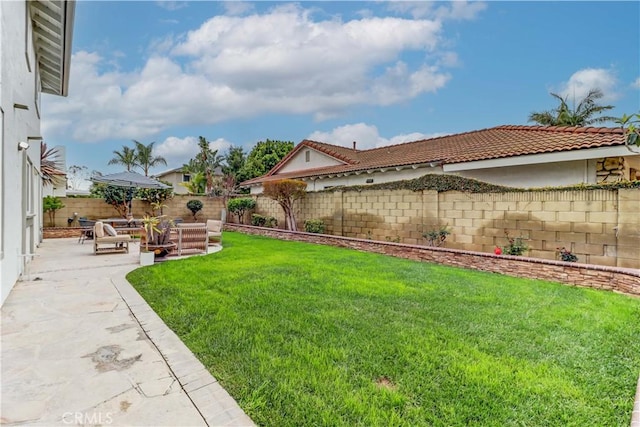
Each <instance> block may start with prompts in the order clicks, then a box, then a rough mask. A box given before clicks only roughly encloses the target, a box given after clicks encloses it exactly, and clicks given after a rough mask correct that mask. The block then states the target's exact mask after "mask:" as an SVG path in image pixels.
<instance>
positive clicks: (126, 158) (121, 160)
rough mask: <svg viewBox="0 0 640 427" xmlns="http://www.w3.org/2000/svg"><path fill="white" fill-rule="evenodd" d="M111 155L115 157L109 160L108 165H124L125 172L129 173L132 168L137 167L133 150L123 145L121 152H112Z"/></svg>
mask: <svg viewBox="0 0 640 427" xmlns="http://www.w3.org/2000/svg"><path fill="white" fill-rule="evenodd" d="M113 154H115V157H114V158H113V159H111V160H109V164H110V165H124V166H125V167H126V168H127V171H131V169H132V168H134V167H136V166H138V160H137V158H136V151H135V150H134V149H133V148H129V147H127V146H125V145H123V146H122V151H114V152H113Z"/></svg>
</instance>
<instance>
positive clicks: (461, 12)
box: [389, 0, 487, 20]
mask: <svg viewBox="0 0 640 427" xmlns="http://www.w3.org/2000/svg"><path fill="white" fill-rule="evenodd" d="M486 8H487V4H486V3H485V2H481V1H473V2H468V1H461V0H459V1H452V2H450V3H447V4H443V3H440V2H431V1H393V2H390V3H389V10H392V11H395V12H398V13H403V14H409V15H411V16H413V17H414V18H432V19H433V18H435V19H441V20H444V19H454V20H472V19H475V18H476V17H477V16H478V14H479V13H480V12H482V11H483V10H484V9H486Z"/></svg>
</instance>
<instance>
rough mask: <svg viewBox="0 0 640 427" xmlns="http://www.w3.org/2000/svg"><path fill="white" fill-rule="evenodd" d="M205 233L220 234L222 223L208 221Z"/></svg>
mask: <svg viewBox="0 0 640 427" xmlns="http://www.w3.org/2000/svg"><path fill="white" fill-rule="evenodd" d="M207 231H208V232H211V233H220V232H221V231H222V221H219V220H215V219H208V220H207Z"/></svg>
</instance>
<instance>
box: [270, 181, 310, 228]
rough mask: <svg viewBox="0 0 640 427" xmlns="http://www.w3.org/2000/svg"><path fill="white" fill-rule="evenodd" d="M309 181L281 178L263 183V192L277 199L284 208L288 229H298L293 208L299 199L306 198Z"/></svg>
mask: <svg viewBox="0 0 640 427" xmlns="http://www.w3.org/2000/svg"><path fill="white" fill-rule="evenodd" d="M306 188H307V183H306V182H304V181H297V180H295V179H281V180H278V181H267V182H265V183H264V184H263V185H262V189H263V194H264V195H265V196H267V197H268V198H270V199H273V200H275V201H276V202H278V204H279V205H280V206H281V207H282V210H284V220H285V221H284V222H285V226H286V228H287V230H291V231H297V230H298V226H297V225H296V216H295V211H294V209H293V207H294V204H295V202H296V201H297V200H300V199H302V198H304V197H305V196H306V195H307V192H306Z"/></svg>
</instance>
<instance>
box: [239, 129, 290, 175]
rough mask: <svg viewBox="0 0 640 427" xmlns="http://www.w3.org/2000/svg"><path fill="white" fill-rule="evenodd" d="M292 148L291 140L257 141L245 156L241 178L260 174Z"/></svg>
mask: <svg viewBox="0 0 640 427" xmlns="http://www.w3.org/2000/svg"><path fill="white" fill-rule="evenodd" d="M291 150H293V142H291V141H272V140H270V139H267V140H266V141H259V142H258V143H257V144H256V146H255V147H253V149H252V150H251V152H250V153H249V155H248V156H247V161H246V162H245V164H244V167H243V168H242V169H241V171H240V173H241V174H242V177H243V180H248V179H251V178H255V177H257V176H262V175H264V174H266V173H267V172H269V171H270V170H271V169H273V167H274V166H275V165H277V164H278V162H279V161H280V160H282V159H283V158H284V157H285V156H286V155H287V154H289V152H290V151H291Z"/></svg>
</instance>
